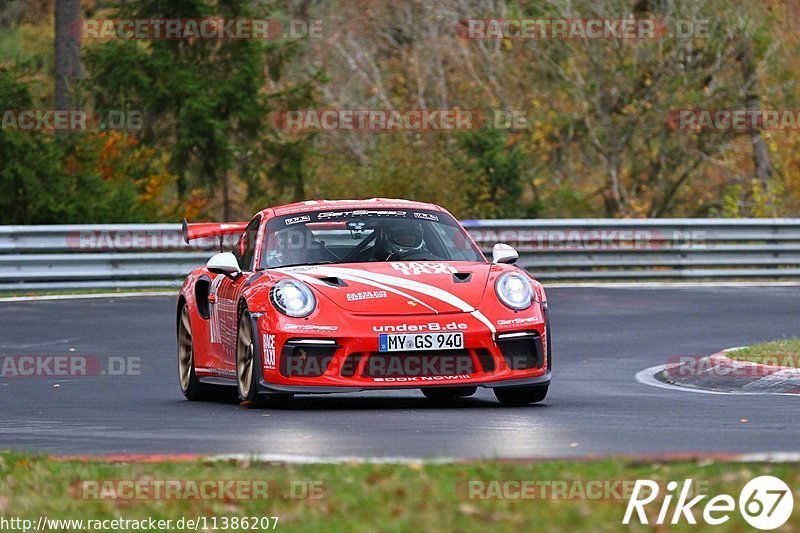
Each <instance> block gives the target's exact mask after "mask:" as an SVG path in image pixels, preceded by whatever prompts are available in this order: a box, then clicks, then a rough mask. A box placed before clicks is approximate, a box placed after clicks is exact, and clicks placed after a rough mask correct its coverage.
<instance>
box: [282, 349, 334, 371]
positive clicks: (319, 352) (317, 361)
mask: <svg viewBox="0 0 800 533" xmlns="http://www.w3.org/2000/svg"><path fill="white" fill-rule="evenodd" d="M337 348H338V346H333V345H331V346H314V345H292V344H290V343H289V342H287V343H286V344H285V345H284V346H283V350H281V364H280V373H281V375H282V376H286V377H287V378H290V377H305V378H317V377H319V376H321V375H322V374H324V373H325V371H326V370H327V369H328V365H329V364H330V363H331V359H333V354H334V353H336V349H337Z"/></svg>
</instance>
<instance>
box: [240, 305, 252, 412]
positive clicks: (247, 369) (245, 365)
mask: <svg viewBox="0 0 800 533" xmlns="http://www.w3.org/2000/svg"><path fill="white" fill-rule="evenodd" d="M236 381H237V382H238V383H239V394H240V395H241V397H242V398H247V397H248V395H249V394H250V389H251V387H252V385H253V327H252V324H251V323H250V313H248V312H247V311H245V312H243V313H242V316H241V319H240V320H239V335H237V340H236Z"/></svg>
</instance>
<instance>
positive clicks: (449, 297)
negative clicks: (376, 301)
mask: <svg viewBox="0 0 800 533" xmlns="http://www.w3.org/2000/svg"><path fill="white" fill-rule="evenodd" d="M326 270H331V271H335V272H337V273H341V272H342V271H345V273H347V274H350V273H352V275H355V276H358V277H362V278H365V279H368V280H370V281H377V282H380V283H386V284H388V285H395V286H397V287H402V288H403V289H409V290H412V291H416V292H419V293H422V294H427V295H428V296H432V297H434V298H436V299H437V300H441V301H443V302H445V303H448V304H450V305H452V306H453V307H457V308H459V309H461V310H462V311H464V312H465V313H471V312H473V311H474V310H475V308H474V307H473V306H471V305H469V304H468V303H467V302H465V301H464V300H462V299H461V298H459V297H458V296H456V295H454V294H452V293H449V292H447V291H445V290H444V289H440V288H439V287H435V286H433V285H428V284H427V283H421V282H419V281H414V280H410V279H405V278H398V277H396V276H389V275H386V274H378V273H375V272H367V271H363V272H361V271H358V272H353V269H349V268H348V269H344V268H335V267H330V268H326ZM348 271H349V272H348Z"/></svg>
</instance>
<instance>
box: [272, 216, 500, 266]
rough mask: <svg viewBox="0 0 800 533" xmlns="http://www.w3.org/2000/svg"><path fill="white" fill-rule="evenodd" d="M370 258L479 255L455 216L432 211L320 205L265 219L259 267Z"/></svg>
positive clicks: (434, 258)
mask: <svg viewBox="0 0 800 533" xmlns="http://www.w3.org/2000/svg"><path fill="white" fill-rule="evenodd" d="M370 261H481V262H483V261H485V259H484V257H483V255H481V253H480V251H479V250H478V249H477V248H476V247H475V245H474V244H473V242H472V241H471V240H470V239H469V237H468V236H467V234H466V232H465V231H464V229H463V228H462V227H461V226H460V225H459V224H458V222H456V221H455V220H454V219H453V218H452V217H451V216H450V215H448V214H446V213H442V212H438V211H422V210H414V211H404V210H392V209H388V210H384V209H360V210H351V211H323V212H315V213H307V214H300V215H289V216H284V217H276V218H273V219H271V220H270V221H269V222H268V223H267V232H266V236H265V239H264V245H263V250H262V253H261V267H262V268H278V267H285V266H293V265H310V264H325V263H364V262H370Z"/></svg>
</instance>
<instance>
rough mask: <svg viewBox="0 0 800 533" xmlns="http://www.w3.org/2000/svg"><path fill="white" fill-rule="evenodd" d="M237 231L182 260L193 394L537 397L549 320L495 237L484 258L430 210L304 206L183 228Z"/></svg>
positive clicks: (545, 367) (546, 362)
mask: <svg viewBox="0 0 800 533" xmlns="http://www.w3.org/2000/svg"><path fill="white" fill-rule="evenodd" d="M237 234H238V235H240V237H239V239H238V242H237V244H236V245H235V246H234V249H233V252H232V253H231V252H222V253H219V254H217V255H215V256H213V257H212V258H211V259H210V260H209V261H208V264H207V265H206V266H204V267H198V268H196V269H195V270H193V271H192V272H191V273H190V274H189V276H188V277H187V279H186V281H185V282H184V284H183V288H182V289H181V292H180V297H179V298H178V306H177V334H178V363H179V375H180V385H181V389H182V391H183V393H184V395H185V396H186V397H187V398H188V399H190V400H197V399H203V398H207V397H209V396H211V395H213V393H214V392H216V389H217V388H218V387H219V386H226V385H227V386H235V387H237V388H238V390H239V396H240V398H241V399H242V400H245V401H249V402H258V401H261V400H264V399H266V400H267V401H269V399H270V398H272V399H273V400H282V399H283V400H285V399H289V398H291V397H292V395H294V394H311V393H332V392H351V391H362V390H383V389H409V388H418V389H421V390H422V393H423V394H424V395H425V396H426V397H428V398H433V399H448V398H457V397H464V396H470V395H471V394H474V393H475V391H476V390H477V387H479V386H480V387H489V388H491V389H493V390H494V393H495V396H496V397H497V399H498V400H499V401H500V402H501V403H502V404H504V405H527V404H531V403H535V402H540V401H542V400H543V399H544V398H545V396H546V394H547V389H548V386H549V384H550V367H551V362H550V359H551V357H550V354H551V349H550V328H549V322H548V318H547V298H546V296H545V292H544V289H543V288H542V286H541V284H540V283H538V282H537V281H536V280H534V279H533V278H532V277H531V276H530V275H529V274H528V273H527V272H526V271H525V270H523V269H520V268H518V267H516V266H514V265H513V263H514V262H515V261H516V259H517V257H518V255H517V252H516V251H514V249H513V248H511V247H510V246H507V245H505V244H497V245H495V247H494V249H493V251H492V261H491V262H489V261H487V260H486V258H485V257H484V256H483V254H482V253H481V251H480V250H479V249H478V247H477V246H476V245H475V242H474V241H473V240H472V238H471V237H470V236H469V234H468V233H467V232H466V231H465V230H464V228H463V227H462V226H461V225H460V224H459V223H458V222H457V221H456V219H455V218H453V216H452V215H451V214H450V213H448V212H447V211H446V210H445V209H442V208H441V207H439V206H436V205H433V204H427V203H420V202H411V201H406V200H392V199H379V198H375V199H371V200H337V201H328V200H320V201H309V202H301V203H295V204H291V205H285V206H281V207H275V208H270V209H264V210H263V211H261V212H259V213H258V214H256V216H255V217H254V218H253V219H252V220H251V221H250V222H249V223H248V222H241V223H220V224H186V222H184V238H185V239H186V241H187V242H188V241H189V240H191V239H198V238H208V237H219V238H220V239H222V238H223V237H224V236H226V235H228V236H230V235H237Z"/></svg>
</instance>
